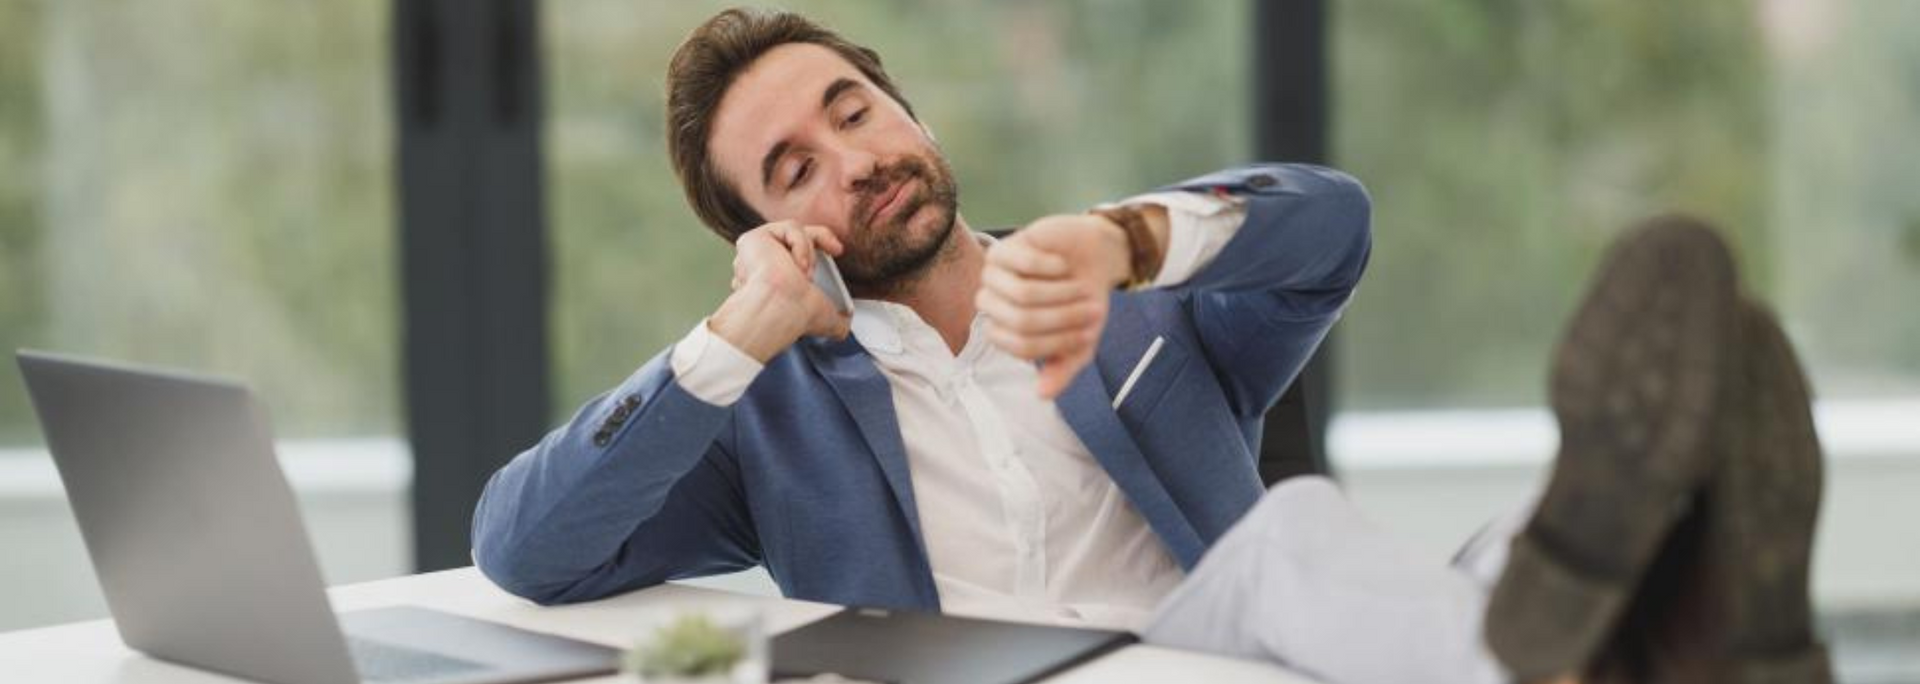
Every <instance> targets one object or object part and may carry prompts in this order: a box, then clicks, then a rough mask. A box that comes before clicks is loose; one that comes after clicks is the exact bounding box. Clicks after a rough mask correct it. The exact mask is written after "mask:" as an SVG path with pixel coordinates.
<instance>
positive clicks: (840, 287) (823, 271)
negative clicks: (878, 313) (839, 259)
mask: <svg viewBox="0 0 1920 684" xmlns="http://www.w3.org/2000/svg"><path fill="white" fill-rule="evenodd" d="M813 284H814V286H816V287H819V288H820V291H821V292H824V293H826V295H827V301H829V302H833V306H834V308H837V309H839V310H840V313H844V314H851V313H853V295H852V294H850V293H848V292H847V281H846V280H845V279H842V278H841V277H840V267H839V266H838V265H836V264H834V263H833V257H831V256H828V255H827V253H826V252H824V251H821V250H820V249H819V248H814V250H813Z"/></svg>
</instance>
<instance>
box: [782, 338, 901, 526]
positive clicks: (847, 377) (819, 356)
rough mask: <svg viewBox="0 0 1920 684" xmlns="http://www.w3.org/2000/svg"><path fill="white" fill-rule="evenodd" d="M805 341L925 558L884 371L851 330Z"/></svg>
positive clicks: (890, 391)
mask: <svg viewBox="0 0 1920 684" xmlns="http://www.w3.org/2000/svg"><path fill="white" fill-rule="evenodd" d="M805 346H806V349H807V355H808V356H809V357H810V358H811V359H812V360H813V365H814V368H817V369H819V371H820V375H821V376H822V377H824V378H826V380H827V385H828V386H830V387H832V388H833V393H834V394H835V395H837V396H839V397H840V402H841V403H842V404H845V405H846V407H847V413H849V414H851V415H852V416H853V423H854V425H857V426H859V428H860V436H861V438H863V439H864V440H865V441H866V443H867V449H868V450H869V451H871V452H872V453H873V458H874V460H876V461H879V463H880V471H881V473H883V474H884V475H885V476H886V478H887V488H888V489H891V490H893V498H894V502H895V503H897V504H899V506H900V513H901V514H902V515H905V516H906V519H907V527H908V528H909V529H911V530H913V542H914V545H915V547H917V548H918V549H919V551H920V557H921V558H922V559H923V560H924V559H925V558H926V556H927V550H926V543H925V541H924V540H923V539H922V538H921V536H920V514H919V510H920V509H919V507H918V506H917V505H916V504H915V503H914V500H913V480H912V478H911V477H910V476H909V475H908V472H907V447H906V444H905V443H904V442H902V441H901V438H900V421H899V419H898V418H897V417H895V416H894V413H893V389H892V387H891V386H889V385H888V384H887V378H886V376H883V375H881V374H880V369H879V367H877V366H875V365H874V364H873V357H871V356H868V355H867V351H866V349H865V348H864V347H861V346H860V343H859V342H856V341H854V339H853V337H851V336H849V337H847V339H845V340H841V341H838V342H835V341H831V340H822V339H812V340H809V341H808V342H807V343H806V344H805Z"/></svg>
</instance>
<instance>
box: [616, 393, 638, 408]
mask: <svg viewBox="0 0 1920 684" xmlns="http://www.w3.org/2000/svg"><path fill="white" fill-rule="evenodd" d="M620 405H621V406H625V407H627V408H629V409H636V408H640V398H639V397H636V396H633V395H631V394H629V395H627V398H625V399H622V400H620Z"/></svg>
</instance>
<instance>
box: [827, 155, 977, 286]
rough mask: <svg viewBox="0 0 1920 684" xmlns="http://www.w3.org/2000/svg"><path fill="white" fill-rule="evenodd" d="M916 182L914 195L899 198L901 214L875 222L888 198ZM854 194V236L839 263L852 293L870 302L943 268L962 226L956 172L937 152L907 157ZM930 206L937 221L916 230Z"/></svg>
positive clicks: (864, 182) (860, 184) (878, 172)
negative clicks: (944, 256) (942, 260)
mask: <svg viewBox="0 0 1920 684" xmlns="http://www.w3.org/2000/svg"><path fill="white" fill-rule="evenodd" d="M915 180H917V181H920V183H919V184H918V186H917V187H915V188H914V189H913V190H912V195H910V196H906V197H902V198H900V207H899V209H898V210H896V211H895V212H894V213H893V215H892V216H890V217H888V218H887V220H886V221H884V222H880V223H875V217H874V213H875V212H877V211H879V209H880V207H879V206H878V205H879V203H880V202H881V201H882V200H884V199H885V198H886V196H887V194H888V193H890V192H892V191H893V189H894V188H896V187H899V186H900V185H901V184H903V183H908V182H911V181H915ZM855 191H856V192H857V193H858V196H857V197H856V198H855V201H854V206H853V221H852V231H851V233H852V234H851V235H850V236H849V238H848V240H847V249H846V252H845V254H843V255H842V256H841V257H840V260H839V262H838V263H839V266H840V272H841V275H842V276H843V277H845V278H846V281H847V289H849V290H851V291H853V292H854V293H855V294H857V295H860V296H863V297H867V298H877V297H882V296H885V295H888V294H894V293H898V292H901V291H903V290H906V289H908V288H909V286H911V285H912V284H913V283H914V282H916V281H918V280H919V279H920V278H922V277H923V276H925V275H926V273H927V272H928V271H929V270H930V269H931V268H932V266H933V265H934V264H935V263H938V261H939V256H940V255H941V254H943V253H945V252H946V246H947V244H948V243H949V241H950V238H951V237H952V234H953V227H954V225H955V224H956V223H958V217H959V215H960V213H959V212H960V199H959V188H958V186H957V185H956V184H955V183H954V180H953V169H952V168H951V167H949V166H947V161H946V159H944V158H942V157H940V156H939V153H938V152H935V153H933V154H929V155H923V156H909V157H904V158H902V159H900V160H899V161H896V162H894V163H892V164H889V165H887V166H885V167H882V168H880V169H877V170H876V171H875V172H874V173H873V175H872V176H870V177H868V178H864V179H861V180H860V181H859V182H858V183H856V184H855ZM929 207H931V208H932V209H933V210H934V212H935V216H934V217H933V221H931V222H923V223H922V224H921V225H920V226H918V228H920V229H919V230H917V231H916V225H915V224H914V218H915V217H917V216H919V214H920V211H921V210H922V209H926V208H929Z"/></svg>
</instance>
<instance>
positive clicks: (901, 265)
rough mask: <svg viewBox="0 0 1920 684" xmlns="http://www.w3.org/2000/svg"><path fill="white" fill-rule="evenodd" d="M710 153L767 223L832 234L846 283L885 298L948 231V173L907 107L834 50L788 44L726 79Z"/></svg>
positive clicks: (954, 205) (951, 202)
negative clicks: (809, 227)
mask: <svg viewBox="0 0 1920 684" xmlns="http://www.w3.org/2000/svg"><path fill="white" fill-rule="evenodd" d="M712 136H713V137H712V139H711V140H710V141H709V143H708V150H709V152H710V156H711V158H712V159H713V163H714V164H715V165H716V167H717V168H718V169H719V171H720V175H721V176H722V177H724V178H726V179H728V181H730V182H731V183H732V184H733V186H734V188H735V189H736V190H738V191H739V193H740V196H741V197H742V198H743V199H744V200H746V202H747V205H748V206H751V207H753V208H754V210H756V211H758V212H759V213H760V215H761V216H763V217H765V218H766V219H767V220H768V221H781V220H791V221H798V222H800V223H803V224H817V225H822V226H826V227H827V228H829V229H832V230H833V231H834V233H835V234H837V235H839V236H840V239H841V241H842V242H844V243H845V244H846V247H847V250H846V253H845V254H843V255H842V256H841V257H840V258H839V260H838V262H839V265H840V270H841V272H842V274H843V275H845V276H846V279H847V284H848V286H850V287H852V288H853V289H854V290H856V291H867V292H873V291H884V290H887V289H890V288H889V287H888V285H889V284H891V283H894V282H895V281H899V280H900V279H901V278H903V277H906V276H911V275H914V274H916V273H918V272H919V271H921V270H922V269H924V268H925V267H926V266H927V264H929V263H931V262H932V261H933V259H934V257H935V256H937V255H938V254H939V252H940V248H941V246H942V245H943V244H944V243H945V242H946V241H947V238H948V236H949V235H950V234H951V233H952V232H953V226H954V223H955V217H956V215H957V211H958V197H957V189H956V188H955V186H954V181H953V172H952V171H951V170H950V169H949V168H948V166H947V163H946V160H945V159H944V158H942V157H941V156H940V151H939V149H938V148H936V147H935V145H934V143H933V139H932V137H930V136H929V135H928V134H927V131H926V129H925V128H923V127H922V126H921V125H920V124H919V122H916V121H914V120H913V117H912V116H910V115H908V114H907V111H906V108H905V107H902V106H901V105H900V103H898V102H895V101H894V100H893V98H891V97H888V96H887V94H886V93H885V92H884V91H881V90H880V89H879V88H877V87H874V85H873V83H872V82H870V81H868V80H867V78H866V77H865V76H864V75H862V74H861V73H860V70H859V69H856V68H854V66H853V65H852V64H850V63H848V62H847V61H846V60H844V59H841V58H840V56H839V55H838V54H835V53H834V52H833V51H832V50H829V49H827V48H824V47H820V46H818V45H812V44H808V43H791V44H787V45H782V46H780V47H776V48H774V49H772V50H769V51H767V53H766V54H764V55H761V56H760V58H759V59H757V60H755V61H754V62H753V64H752V65H750V66H748V67H747V70H746V71H745V72H744V73H742V74H740V76H739V77H738V78H736V79H734V82H733V85H732V86H731V87H729V88H728V89H727V93H726V95H725V96H724V97H722V98H721V100H720V110H719V111H718V112H716V113H715V115H714V118H713V133H712Z"/></svg>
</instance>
